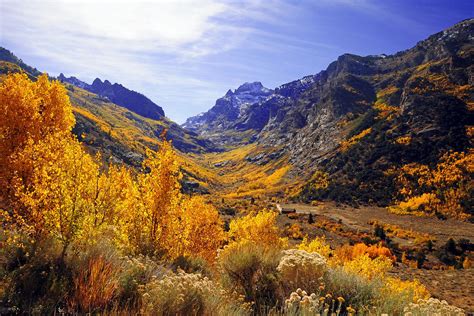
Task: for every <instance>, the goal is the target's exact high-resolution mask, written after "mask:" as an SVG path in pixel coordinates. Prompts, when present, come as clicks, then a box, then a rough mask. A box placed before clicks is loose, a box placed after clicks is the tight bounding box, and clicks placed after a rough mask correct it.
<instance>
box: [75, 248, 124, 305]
mask: <svg viewBox="0 0 474 316" xmlns="http://www.w3.org/2000/svg"><path fill="white" fill-rule="evenodd" d="M119 273H120V270H118V269H117V267H116V265H115V264H114V263H113V262H111V261H109V260H107V258H105V257H104V256H98V257H94V258H90V259H89V261H88V263H87V267H86V268H85V269H84V270H81V271H79V273H78V274H77V275H76V276H74V281H73V284H74V285H73V294H72V297H71V300H70V301H69V303H70V305H71V307H72V309H73V310H75V311H77V310H79V311H83V312H88V313H91V312H95V311H100V310H104V309H105V308H106V307H107V306H108V305H109V304H110V302H111V301H112V300H113V299H115V298H116V297H117V296H118V294H119Z"/></svg>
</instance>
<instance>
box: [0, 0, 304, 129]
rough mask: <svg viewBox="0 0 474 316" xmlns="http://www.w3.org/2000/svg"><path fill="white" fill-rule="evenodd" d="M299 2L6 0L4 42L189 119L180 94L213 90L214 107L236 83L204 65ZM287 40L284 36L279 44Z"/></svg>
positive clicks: (1, 24) (52, 66)
mask: <svg viewBox="0 0 474 316" xmlns="http://www.w3.org/2000/svg"><path fill="white" fill-rule="evenodd" d="M299 9H300V8H298V6H297V5H295V4H290V3H289V2H287V1H283V0H266V1H265V0H241V1H234V0H224V1H221V0H154V1H151V0H149V1H144V0H129V1H124V0H69V1H67V0H23V1H18V0H0V41H1V42H0V45H1V46H5V47H6V48H10V49H13V48H14V51H13V52H14V53H15V54H18V55H20V57H22V58H24V59H25V61H27V62H28V59H31V60H35V63H34V64H33V66H36V67H38V68H39V69H40V70H44V71H48V72H50V73H51V74H52V75H57V74H59V72H65V74H66V75H74V76H77V77H78V78H80V79H82V80H85V81H89V82H90V81H92V80H93V79H94V78H95V77H101V78H103V79H105V78H106V79H109V80H110V81H113V82H114V81H115V82H120V83H122V84H124V85H125V86H127V87H129V88H131V89H134V90H137V91H140V92H142V93H144V94H146V95H148V96H149V97H151V98H152V99H153V100H154V101H157V102H158V103H159V104H160V102H162V101H163V100H164V101H166V102H168V101H169V102H170V103H168V104H161V105H164V106H165V111H166V112H167V113H171V115H172V118H174V119H178V120H180V121H182V120H183V117H177V116H173V115H183V114H182V113H178V111H177V110H176V108H178V107H185V106H186V105H185V104H178V102H177V101H176V100H177V98H173V96H174V95H177V94H178V93H180V92H181V91H183V93H189V91H194V92H195V94H196V96H198V95H199V94H201V97H200V98H201V99H204V98H205V96H208V100H209V101H208V103H207V104H202V105H201V107H209V106H211V105H212V103H213V100H212V98H214V100H215V97H218V96H219V95H220V94H221V93H223V92H225V91H224V90H226V89H227V88H229V87H228V86H227V84H226V83H223V82H217V81H216V80H214V81H213V79H209V77H208V78H207V79H203V77H202V76H200V75H199V74H197V73H196V71H194V70H195V67H197V66H196V65H199V64H200V65H201V67H202V65H203V63H205V62H206V61H208V60H209V57H210V56H213V55H216V54H220V53H223V52H227V51H230V50H232V49H235V48H237V47H238V48H243V47H245V44H246V40H247V39H248V38H249V37H250V36H251V35H256V36H259V30H258V28H256V27H255V24H256V23H263V24H266V25H277V24H278V25H280V26H281V25H285V23H288V20H287V19H285V16H288V15H289V14H290V13H291V12H294V11H295V10H299ZM260 35H261V34H260ZM264 37H266V38H269V37H270V36H269V35H268V34H266V36H264ZM261 40H262V41H263V39H261ZM286 40H288V38H286V39H285V38H284V37H279V36H276V37H275V41H276V42H278V43H275V44H278V45H285V43H283V42H285V41H286ZM266 42H269V41H268V40H267V41H266ZM290 42H291V44H292V45H295V47H296V48H297V46H301V45H306V44H307V43H295V40H291V41H290ZM264 44H265V45H266V43H264ZM253 45H254V47H255V46H256V45H258V44H257V43H253ZM206 58H207V59H206ZM201 62H202V63H201ZM239 67H245V66H244V65H241V66H239ZM255 79H258V78H255ZM221 90H222V91H221ZM213 91H214V92H213ZM211 95H212V97H211ZM187 101H188V100H186V101H184V102H187ZM184 102H183V103H184ZM190 102H195V103H196V102H198V101H196V100H191V101H190ZM199 102H201V101H199ZM202 103H204V102H202ZM168 106H171V107H174V108H172V109H170V110H168ZM202 110H203V108H200V109H199V111H202ZM192 114H194V113H187V115H192Z"/></svg>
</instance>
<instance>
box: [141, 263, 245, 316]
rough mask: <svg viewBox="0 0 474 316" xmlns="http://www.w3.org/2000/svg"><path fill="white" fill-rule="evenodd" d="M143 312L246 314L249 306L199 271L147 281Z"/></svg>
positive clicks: (143, 296)
mask: <svg viewBox="0 0 474 316" xmlns="http://www.w3.org/2000/svg"><path fill="white" fill-rule="evenodd" d="M141 313H142V314H145V315H183V316H184V315H213V314H220V315H233V314H236V315H245V314H246V313H248V309H247V308H246V305H245V304H239V302H238V301H237V300H233V299H232V298H230V296H229V295H227V294H226V293H224V292H223V291H222V289H221V288H220V287H219V286H218V285H217V284H215V283H214V282H213V281H211V280H209V279H208V278H207V277H203V276H202V275H201V274H199V273H185V272H184V271H179V272H178V273H176V274H174V273H171V274H168V275H166V276H165V277H163V278H162V279H155V280H153V281H151V282H149V283H148V284H146V285H145V286H144V288H143V291H142V309H141Z"/></svg>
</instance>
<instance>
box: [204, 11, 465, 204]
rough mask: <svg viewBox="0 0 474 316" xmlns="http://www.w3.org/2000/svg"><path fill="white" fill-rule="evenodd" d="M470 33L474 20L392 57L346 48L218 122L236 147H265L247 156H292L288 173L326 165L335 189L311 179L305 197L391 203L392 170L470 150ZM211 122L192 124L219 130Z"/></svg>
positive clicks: (304, 174)
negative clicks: (333, 58)
mask: <svg viewBox="0 0 474 316" xmlns="http://www.w3.org/2000/svg"><path fill="white" fill-rule="evenodd" d="M473 34H474V20H473V19H471V20H466V21H463V22H460V23H458V24H456V25H455V26H453V27H451V28H449V29H447V30H445V31H443V32H439V33H437V34H434V35H432V36H430V37H429V38H428V39H426V40H424V41H421V42H419V43H418V44H417V45H416V46H415V47H413V48H411V49H409V50H406V51H402V52H399V53H397V54H395V55H391V56H386V55H380V56H366V57H361V56H356V55H351V54H345V55H342V56H340V57H339V58H338V59H337V61H335V62H333V63H332V64H330V65H329V66H328V68H327V69H326V70H324V71H322V72H320V73H319V74H318V75H315V76H311V77H308V78H310V79H309V80H308V79H305V78H303V79H302V80H299V81H295V82H293V83H289V84H287V85H284V86H282V87H280V88H277V89H275V90H274V92H273V94H272V95H270V96H268V97H267V98H266V99H265V100H263V101H260V102H257V103H254V104H251V105H249V106H247V107H245V108H244V109H243V111H242V112H241V113H240V115H239V116H238V117H237V118H235V119H234V120H233V121H226V125H225V129H224V130H222V129H223V128H222V126H224V125H219V124H217V126H221V127H220V130H219V133H221V135H226V137H228V136H227V135H233V136H234V137H233V138H230V139H229V140H228V141H229V142H230V144H232V145H234V146H235V145H238V144H241V143H242V142H244V141H246V142H247V143H252V142H255V143H257V144H258V145H259V146H263V147H264V148H268V149H269V150H266V151H265V152H262V153H255V154H252V155H251V156H248V157H246V159H247V160H249V161H251V162H252V163H254V164H261V165H265V164H266V163H269V162H271V161H272V160H274V159H278V158H279V157H281V156H282V155H286V156H288V157H289V163H290V164H291V165H292V170H290V171H289V173H288V175H287V176H289V177H295V178H306V179H310V178H311V177H312V176H313V174H314V172H315V170H322V171H323V172H325V173H327V174H328V175H329V178H330V183H331V185H330V187H329V188H328V189H327V190H323V192H319V193H318V194H315V192H314V190H311V189H310V187H311V185H310V184H311V183H314V180H313V181H310V184H309V185H308V186H306V187H305V188H304V189H303V190H302V191H301V192H299V193H298V194H299V196H301V197H304V198H305V199H312V198H314V197H315V196H316V195H317V197H318V198H330V199H335V200H340V201H345V202H355V203H357V202H364V203H365V202H371V201H372V200H373V201H377V202H378V203H380V204H388V203H389V202H390V201H391V199H392V197H393V195H394V193H395V192H394V188H393V177H390V176H388V175H387V174H388V173H389V170H391V169H393V168H398V167H401V166H403V165H406V164H409V163H412V162H416V163H423V164H428V165H433V166H434V165H436V163H437V162H438V161H439V158H440V157H441V156H442V155H443V153H445V152H447V151H449V150H454V151H467V150H469V148H472V135H473V132H472V130H473V125H474V116H473V110H474V102H473V94H474V89H473V80H474V79H473V77H474V71H473V70H474V66H473V57H474V45H473V36H474V35H473ZM305 82H307V84H304V83H305ZM213 123H214V122H213V121H210V122H206V128H201V127H199V126H197V127H196V128H195V130H196V131H197V132H198V133H200V134H202V135H204V133H207V134H212V133H213V132H214V133H215V132H217V131H218V129H217V128H214V126H215V124H213ZM236 135H237V136H236ZM242 135H245V136H246V138H245V137H243V136H242ZM235 139H236V140H238V141H237V142H235V141H234V140H235ZM272 148H273V150H272Z"/></svg>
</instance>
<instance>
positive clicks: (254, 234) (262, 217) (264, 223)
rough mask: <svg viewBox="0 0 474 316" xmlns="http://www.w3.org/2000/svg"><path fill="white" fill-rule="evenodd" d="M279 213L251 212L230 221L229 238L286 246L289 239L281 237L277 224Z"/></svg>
mask: <svg viewBox="0 0 474 316" xmlns="http://www.w3.org/2000/svg"><path fill="white" fill-rule="evenodd" d="M277 216H278V214H277V213H276V212H272V211H262V212H259V213H257V214H249V215H246V216H244V217H241V218H237V219H234V220H232V221H231V222H230V229H229V233H228V234H229V239H230V240H232V241H236V242H240V241H251V242H254V243H257V244H260V245H263V246H271V247H278V246H280V247H284V246H286V244H287V240H286V239H284V238H280V232H279V229H278V227H277V225H276V218H277Z"/></svg>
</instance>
